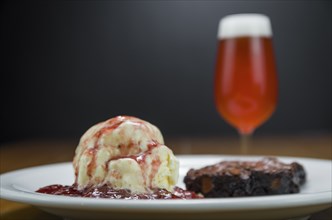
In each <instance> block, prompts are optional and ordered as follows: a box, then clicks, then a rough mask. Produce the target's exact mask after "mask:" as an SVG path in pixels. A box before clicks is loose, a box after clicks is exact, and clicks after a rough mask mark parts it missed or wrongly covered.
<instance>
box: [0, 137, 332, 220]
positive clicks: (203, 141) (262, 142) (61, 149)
mask: <svg viewBox="0 0 332 220" xmlns="http://www.w3.org/2000/svg"><path fill="white" fill-rule="evenodd" d="M76 145H77V142H76V141H72V140H27V141H20V142H13V143H6V144H2V145H1V146H0V173H4V172H8V171H12V170H16V169H20V168H25V167H29V166H37V165H42V164H49V163H57V162H64V161H71V160H72V158H73V156H74V150H75V148H76ZM166 145H167V146H169V147H170V148H171V149H172V150H173V151H174V153H175V154H177V155H180V154H228V155H229V154H230V155H239V154H240V147H239V146H240V142H239V140H238V138H236V137H181V138H167V139H166ZM50 152H51V153H50ZM247 155H276V156H292V157H310V158H320V159H329V160H331V159H332V138H331V134H324V135H322V134H302V135H282V136H280V135H279V136H263V137H262V136H259V137H256V136H254V137H253V138H252V140H251V142H250V147H249V150H248V153H247ZM331 216H332V208H329V209H327V210H324V211H322V212H319V213H316V214H313V215H312V216H311V220H330V219H331ZM0 217H1V219H22V218H24V219H61V218H59V217H57V216H53V215H50V214H47V213H44V212H42V211H40V210H39V209H37V208H34V207H32V206H29V205H26V204H20V203H15V202H11V201H7V200H3V199H1V200H0Z"/></svg>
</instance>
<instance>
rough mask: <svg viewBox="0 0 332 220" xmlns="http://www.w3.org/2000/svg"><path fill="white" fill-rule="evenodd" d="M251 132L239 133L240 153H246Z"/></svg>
mask: <svg viewBox="0 0 332 220" xmlns="http://www.w3.org/2000/svg"><path fill="white" fill-rule="evenodd" d="M251 136H252V135H251V134H241V140H240V141H241V145H240V146H241V149H240V153H241V154H243V155H246V154H248V152H249V147H250V142H251Z"/></svg>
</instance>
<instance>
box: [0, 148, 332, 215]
mask: <svg viewBox="0 0 332 220" xmlns="http://www.w3.org/2000/svg"><path fill="white" fill-rule="evenodd" d="M232 157H233V158H243V159H244V158H246V159H255V158H262V157H265V156H264V155H248V156H245V155H223V154H213V155H211V154H193V155H177V158H178V159H179V161H180V164H181V159H182V160H184V159H195V158H200V159H202V158H210V159H211V158H214V159H218V158H220V159H222V158H232ZM278 159H280V160H283V159H288V160H290V159H292V160H310V161H320V162H329V163H331V164H332V160H327V159H317V158H307V157H284V156H278ZM50 166H51V167H53V168H54V167H57V166H71V162H61V163H52V164H45V165H39V166H32V167H27V168H23V169H18V170H13V171H9V172H6V173H3V174H1V175H0V181H1V186H0V187H1V188H0V197H1V198H2V199H7V200H11V201H15V202H21V203H27V204H30V205H35V206H39V207H47V208H62V209H63V208H68V209H85V210H106V209H107V210H115V209H116V210H119V211H121V210H122V211H128V210H133V211H134V210H140V211H145V212H147V211H148V212H149V211H150V212H151V211H167V210H171V211H181V212H185V211H190V212H202V211H219V212H222V211H226V210H227V211H231V210H232V211H235V210H243V209H246V210H258V209H262V208H292V207H301V206H308V205H309V206H310V205H329V204H331V203H332V189H331V190H329V191H322V192H316V193H304V194H285V195H272V196H261V197H239V198H205V199H193V200H153V201H151V200H110V199H96V198H80V197H68V196H55V195H47V194H40V193H35V192H24V191H20V190H18V189H15V188H14V187H13V186H12V185H10V184H9V185H8V183H6V179H8V177H11V176H13V175H19V174H20V173H22V172H23V173H25V172H28V171H31V170H35V169H47V168H49V167H50ZM180 167H181V165H180ZM5 183H6V184H5ZM4 186H5V187H4ZM10 186H11V188H9V187H10ZM290 196H296V198H297V200H296V201H289V200H288V201H287V202H282V201H285V200H287V199H289V197H290ZM257 203H260V206H257ZM147 204H148V205H147Z"/></svg>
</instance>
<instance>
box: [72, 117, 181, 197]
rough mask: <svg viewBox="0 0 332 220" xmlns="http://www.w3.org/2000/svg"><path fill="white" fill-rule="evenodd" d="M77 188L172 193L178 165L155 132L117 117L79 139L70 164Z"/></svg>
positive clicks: (142, 123)
mask: <svg viewBox="0 0 332 220" xmlns="http://www.w3.org/2000/svg"><path fill="white" fill-rule="evenodd" d="M73 165H74V169H75V176H76V180H75V183H76V184H77V186H78V188H79V189H83V188H85V187H90V186H100V185H104V184H107V185H109V186H111V187H113V188H116V189H119V188H121V189H129V190H131V191H132V192H146V191H148V190H149V189H152V188H164V189H167V190H169V191H173V187H174V186H175V184H176V183H177V180H178V176H179V162H178V160H177V159H176V158H175V156H174V154H173V152H172V150H170V149H169V148H168V147H167V146H165V145H164V141H163V137H162V134H161V133H160V131H159V129H158V128H157V127H156V126H154V125H152V124H150V123H149V122H146V121H143V120H141V119H139V118H135V117H130V116H118V117H115V118H112V119H109V120H107V121H104V122H101V123H99V124H96V125H94V126H92V127H91V128H90V129H89V130H87V131H86V132H85V134H84V135H83V136H82V137H81V140H80V142H79V145H78V146H77V148H76V151H75V157H74V161H73Z"/></svg>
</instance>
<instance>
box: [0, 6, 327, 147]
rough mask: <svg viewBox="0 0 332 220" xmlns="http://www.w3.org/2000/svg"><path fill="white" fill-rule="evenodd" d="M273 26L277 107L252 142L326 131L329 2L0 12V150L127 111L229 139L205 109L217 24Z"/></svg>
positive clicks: (174, 131)
mask: <svg viewBox="0 0 332 220" xmlns="http://www.w3.org/2000/svg"><path fill="white" fill-rule="evenodd" d="M248 12H253V13H264V14H266V15H268V16H269V17H270V18H271V20H272V25H273V26H272V27H273V32H274V46H275V53H276V59H277V66H278V74H279V75H278V78H279V88H280V91H279V104H278V107H277V111H276V112H275V114H274V115H273V116H272V118H271V119H270V120H269V121H268V122H267V123H265V124H264V125H263V126H261V127H260V128H258V130H257V132H256V135H265V134H280V133H281V134H286V133H288V134H294V133H301V134H302V133H308V132H310V133H312V132H314V133H320V132H331V81H332V80H331V60H332V56H331V50H332V46H331V39H332V36H331V2H330V1H100V2H92V1H91V2H90V1H82V2H81V1H62V2H61V1H41V2H21V3H19V2H11V1H8V2H5V3H2V5H1V54H2V64H1V123H0V124H1V136H0V142H2V143H3V142H7V141H15V140H20V139H27V138H67V137H70V138H79V137H80V135H81V134H82V133H83V132H84V131H85V130H86V129H87V128H88V127H90V126H91V125H93V124H95V123H97V122H99V121H102V120H105V119H108V118H110V117H113V116H116V115H119V114H126V115H134V116H138V117H140V118H142V119H145V120H148V121H150V122H152V123H154V124H156V125H157V126H158V127H160V129H161V130H162V132H163V133H164V134H165V135H166V136H182V135H183V136H190V135H193V136H197V135H220V136H223V135H236V131H235V130H234V129H233V128H231V127H230V126H229V125H227V124H226V122H224V121H223V120H221V118H220V117H219V115H218V113H217V112H216V110H215V107H214V103H213V74H214V67H215V58H216V45H217V40H216V35H217V28H218V22H219V20H220V18H221V17H223V16H225V15H228V14H233V13H248Z"/></svg>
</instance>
